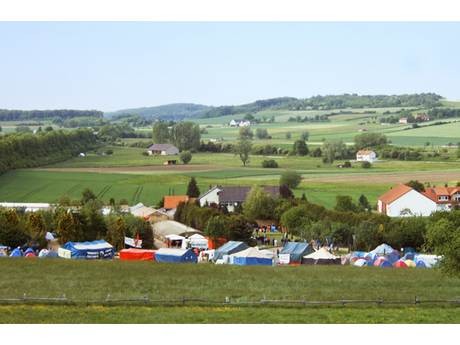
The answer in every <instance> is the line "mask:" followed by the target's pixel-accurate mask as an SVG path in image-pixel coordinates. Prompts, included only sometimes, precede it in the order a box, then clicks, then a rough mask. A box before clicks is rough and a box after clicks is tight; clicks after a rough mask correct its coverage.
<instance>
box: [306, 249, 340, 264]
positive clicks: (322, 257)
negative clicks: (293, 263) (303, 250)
mask: <svg viewBox="0 0 460 345" xmlns="http://www.w3.org/2000/svg"><path fill="white" fill-rule="evenodd" d="M302 263H305V264H312V265H318V264H320V265H321V264H323V265H324V264H325V265H328V264H329V265H334V264H340V257H338V256H335V255H334V254H331V253H330V252H329V251H328V250H327V249H326V248H320V249H318V250H317V251H316V252H314V253H311V254H308V255H305V256H304V257H303V259H302Z"/></svg>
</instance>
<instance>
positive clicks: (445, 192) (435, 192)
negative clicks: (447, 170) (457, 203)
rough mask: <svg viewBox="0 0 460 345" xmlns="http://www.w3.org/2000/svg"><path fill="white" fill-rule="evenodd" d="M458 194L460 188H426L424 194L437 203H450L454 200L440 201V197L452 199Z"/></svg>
mask: <svg viewBox="0 0 460 345" xmlns="http://www.w3.org/2000/svg"><path fill="white" fill-rule="evenodd" d="M456 193H460V187H429V188H425V191H424V192H423V193H422V194H423V195H425V196H426V197H428V198H430V199H431V200H433V201H435V202H437V203H449V202H451V201H452V200H446V201H439V200H438V197H440V196H449V197H450V196H452V195H454V194H456Z"/></svg>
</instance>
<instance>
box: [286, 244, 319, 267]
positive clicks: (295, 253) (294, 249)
mask: <svg viewBox="0 0 460 345" xmlns="http://www.w3.org/2000/svg"><path fill="white" fill-rule="evenodd" d="M310 253H313V248H312V247H311V246H310V244H309V243H305V242H288V243H286V244H285V245H284V247H283V249H282V250H281V252H280V254H289V257H290V260H289V261H290V262H291V263H292V262H298V263H300V262H301V261H302V257H303V256H304V255H308V254H310Z"/></svg>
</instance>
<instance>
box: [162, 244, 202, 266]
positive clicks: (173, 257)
mask: <svg viewBox="0 0 460 345" xmlns="http://www.w3.org/2000/svg"><path fill="white" fill-rule="evenodd" d="M155 261H156V262H169V263H187V262H189V263H196V262H197V261H198V258H197V256H196V255H195V253H194V252H193V250H192V249H174V248H160V249H158V250H157V251H156V253H155Z"/></svg>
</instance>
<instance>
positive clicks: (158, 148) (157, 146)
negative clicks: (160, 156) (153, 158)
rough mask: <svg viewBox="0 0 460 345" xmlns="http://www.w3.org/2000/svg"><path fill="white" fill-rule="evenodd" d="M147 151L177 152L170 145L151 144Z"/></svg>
mask: <svg viewBox="0 0 460 345" xmlns="http://www.w3.org/2000/svg"><path fill="white" fill-rule="evenodd" d="M148 149H149V150H151V151H167V150H170V149H176V150H178V148H177V147H175V146H174V145H172V144H153V145H150V146H149V148H148Z"/></svg>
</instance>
